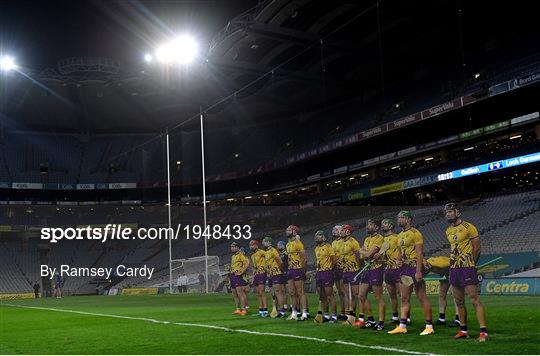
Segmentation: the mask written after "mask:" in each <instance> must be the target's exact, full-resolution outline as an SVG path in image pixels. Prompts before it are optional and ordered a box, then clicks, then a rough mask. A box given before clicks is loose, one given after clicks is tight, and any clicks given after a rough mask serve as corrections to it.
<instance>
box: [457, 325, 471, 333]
mask: <svg viewBox="0 0 540 356" xmlns="http://www.w3.org/2000/svg"><path fill="white" fill-rule="evenodd" d="M459 330H461V332H463V333H465V334H466V333H468V332H469V331H468V330H467V325H465V324H461V325H460V326H459Z"/></svg>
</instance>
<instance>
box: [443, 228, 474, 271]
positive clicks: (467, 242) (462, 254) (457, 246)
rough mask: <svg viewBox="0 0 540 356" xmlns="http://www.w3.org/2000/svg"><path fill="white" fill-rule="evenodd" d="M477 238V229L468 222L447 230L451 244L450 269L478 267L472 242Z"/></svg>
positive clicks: (447, 236)
mask: <svg viewBox="0 0 540 356" xmlns="http://www.w3.org/2000/svg"><path fill="white" fill-rule="evenodd" d="M477 237H478V230H477V229H476V227H475V226H474V225H473V224H471V223H469V222H466V221H461V224H459V225H457V226H454V225H452V226H450V227H448V228H447V229H446V238H447V239H448V242H450V268H458V267H475V266H476V262H475V260H474V256H473V250H472V243H471V240H472V239H475V238H477Z"/></svg>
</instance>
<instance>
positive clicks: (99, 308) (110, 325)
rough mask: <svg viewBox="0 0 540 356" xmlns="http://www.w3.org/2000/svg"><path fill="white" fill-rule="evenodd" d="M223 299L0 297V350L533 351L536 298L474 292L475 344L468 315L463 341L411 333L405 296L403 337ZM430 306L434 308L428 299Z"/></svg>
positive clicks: (448, 333)
mask: <svg viewBox="0 0 540 356" xmlns="http://www.w3.org/2000/svg"><path fill="white" fill-rule="evenodd" d="M231 301H232V298H231V296H230V295H209V296H207V295H199V294H190V295H159V296H114V297H106V296H92V297H67V298H63V299H61V300H59V299H52V298H49V299H39V300H18V301H10V302H2V306H1V307H0V353H2V354H173V353H176V354H178V353H189V354H246V353H248V354H366V353H369V354H381V353H385V354H388V353H406V352H411V353H412V352H417V353H440V354H516V353H518V354H538V353H540V343H539V342H538V340H539V336H540V332H539V329H538V325H540V308H539V306H540V299H539V298H536V297H502V296H501V297H496V296H492V297H483V302H484V304H485V306H486V310H487V317H488V327H489V334H490V338H491V339H490V341H489V342H487V343H484V344H481V343H478V342H476V341H475V337H476V336H477V335H478V324H477V322H476V320H475V316H474V313H473V312H472V311H471V312H470V322H469V330H470V333H471V336H472V337H471V338H470V339H468V340H453V339H452V336H453V334H454V333H455V331H456V329H455V328H450V327H436V329H435V330H436V334H435V335H431V336H427V337H425V336H424V337H422V336H419V335H418V333H419V332H420V331H421V330H422V327H423V322H422V314H421V312H420V309H419V306H418V302H417V301H413V307H414V309H413V311H412V318H413V323H412V325H411V326H410V327H409V334H407V335H387V334H386V332H377V331H375V330H365V329H359V328H355V327H351V326H345V325H341V324H339V325H338V324H334V325H332V324H323V325H315V324H314V323H313V321H312V320H309V321H307V322H297V321H287V320H280V319H271V318H259V317H256V316H252V315H248V316H243V317H241V316H235V315H232V314H231V312H232V311H233V308H232V307H231V306H232V302H231ZM432 302H433V305H434V306H436V301H435V299H432ZM6 304H9V305H6ZM250 304H251V306H252V308H253V309H252V310H253V312H255V311H256V308H254V307H255V306H256V304H255V300H254V299H251V300H250ZM13 305H17V306H29V307H34V308H20V307H14V306H13ZM310 305H311V306H312V308H311V309H312V310H313V311H314V309H315V306H316V297H315V296H314V295H311V296H310ZM37 308H42V309H37ZM52 309H55V310H52ZM434 309H435V311H436V308H434ZM471 309H472V308H471V307H469V310H471ZM59 310H60V311H59ZM96 314H99V315H96ZM436 315H437V314H435V313H434V316H436ZM390 327H392V325H388V326H387V328H390ZM293 335H294V336H297V337H291V336H293ZM303 337H305V338H303ZM377 347H382V348H380V349H379V348H377Z"/></svg>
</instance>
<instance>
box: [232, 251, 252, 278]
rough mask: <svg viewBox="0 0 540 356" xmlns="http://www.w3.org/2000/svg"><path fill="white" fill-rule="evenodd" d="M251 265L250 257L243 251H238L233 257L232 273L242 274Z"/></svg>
mask: <svg viewBox="0 0 540 356" xmlns="http://www.w3.org/2000/svg"><path fill="white" fill-rule="evenodd" d="M248 266H249V259H248V258H247V257H246V255H244V254H243V253H242V252H240V251H239V252H236V253H235V254H234V255H232V258H231V273H234V274H240V273H243V272H245V270H246V268H247V267H248Z"/></svg>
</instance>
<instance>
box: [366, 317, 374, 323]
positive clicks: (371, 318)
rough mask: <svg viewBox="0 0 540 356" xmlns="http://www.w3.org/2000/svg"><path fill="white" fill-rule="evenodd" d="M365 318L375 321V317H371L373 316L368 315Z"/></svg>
mask: <svg viewBox="0 0 540 356" xmlns="http://www.w3.org/2000/svg"><path fill="white" fill-rule="evenodd" d="M367 320H368V321H371V322H375V318H373V316H368V318H367Z"/></svg>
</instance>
